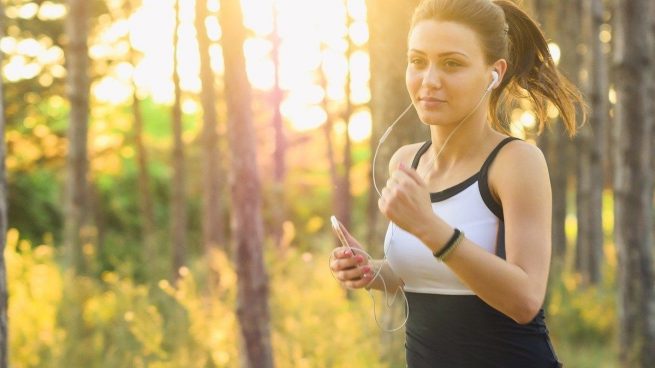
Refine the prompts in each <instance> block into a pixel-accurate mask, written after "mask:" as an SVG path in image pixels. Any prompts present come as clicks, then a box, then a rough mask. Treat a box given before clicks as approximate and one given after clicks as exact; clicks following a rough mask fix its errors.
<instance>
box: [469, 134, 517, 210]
mask: <svg viewBox="0 0 655 368" xmlns="http://www.w3.org/2000/svg"><path fill="white" fill-rule="evenodd" d="M515 140H520V139H519V138H516V137H507V138H505V139H503V140H502V141H501V142H500V143H498V145H497V146H496V148H494V150H493V151H491V153H490V154H489V157H487V159H486V160H485V161H484V164H483V165H482V168H481V169H480V176H479V179H478V185H479V187H480V194H481V195H482V199H483V200H484V202H485V203H486V204H487V207H489V209H490V210H491V212H493V213H494V214H495V215H496V217H498V218H499V219H500V221H503V207H502V206H501V205H500V204H499V203H498V202H496V200H495V199H494V198H493V196H492V195H491V190H490V189H489V182H488V180H489V167H491V164H492V163H493V162H494V159H495V158H496V156H497V155H498V152H500V150H501V148H503V147H504V146H505V145H506V144H507V143H509V142H511V141H515Z"/></svg>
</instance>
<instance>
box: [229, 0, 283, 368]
mask: <svg viewBox="0 0 655 368" xmlns="http://www.w3.org/2000/svg"><path fill="white" fill-rule="evenodd" d="M219 15H220V16H219V20H220V24H221V29H222V30H223V56H224V60H225V96H226V99H227V112H228V127H229V129H228V132H229V134H228V140H229V142H230V150H231V157H232V160H231V170H232V180H231V183H230V184H231V185H230V187H231V194H232V195H231V197H232V201H233V205H232V208H233V213H234V219H233V220H232V226H233V234H234V237H235V240H236V244H235V247H236V249H235V256H236V269H237V278H238V281H237V284H238V293H237V316H238V318H239V324H240V327H241V335H242V337H243V341H244V343H243V345H245V346H242V348H244V349H245V351H246V354H245V357H246V358H247V362H243V363H244V364H245V365H246V366H249V367H252V368H255V367H257V368H259V367H262V368H269V367H273V352H272V349H271V337H270V327H269V323H270V322H269V321H270V315H269V308H268V275H267V274H266V271H265V269H264V259H263V241H264V239H263V237H264V234H263V220H262V214H261V189H260V182H259V174H258V169H257V154H256V144H257V143H256V142H257V141H256V139H255V134H256V133H255V129H254V124H253V117H252V109H251V106H250V104H251V89H250V84H249V83H248V78H247V75H246V72H245V70H246V68H245V58H244V55H243V43H244V40H245V36H246V34H245V33H246V31H245V28H244V26H243V20H242V19H243V16H242V13H241V8H240V4H239V1H238V0H226V1H223V2H221V10H220V13H219Z"/></svg>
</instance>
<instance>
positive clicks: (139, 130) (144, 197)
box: [123, 0, 157, 260]
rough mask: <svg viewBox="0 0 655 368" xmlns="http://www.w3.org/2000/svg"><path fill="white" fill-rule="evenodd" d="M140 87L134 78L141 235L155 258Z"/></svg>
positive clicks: (132, 56)
mask: <svg viewBox="0 0 655 368" xmlns="http://www.w3.org/2000/svg"><path fill="white" fill-rule="evenodd" d="M132 1H133V0H125V2H124V3H123V10H124V13H125V14H124V16H125V18H126V19H127V18H129V17H130V16H131V15H132V13H133V11H134V6H133V4H132ZM131 33H132V31H131V30H130V31H129V32H128V34H127V37H128V43H129V44H130V50H129V53H128V61H129V63H130V64H131V65H132V66H133V67H134V68H136V64H137V57H138V54H137V51H136V50H135V49H134V47H133V45H132V42H131V41H130V38H131V37H130V36H131ZM138 92H139V91H138V87H137V85H136V83H135V81H134V78H132V117H133V119H134V131H133V136H132V138H133V140H134V147H135V158H136V164H137V172H138V173H137V175H138V183H139V184H138V186H139V210H140V211H141V216H140V218H141V236H142V239H143V252H142V255H143V259H144V260H149V259H153V257H155V256H156V255H157V238H156V233H155V228H156V224H155V211H154V205H153V200H152V189H151V185H150V174H149V172H148V162H149V159H148V150H147V149H146V145H145V142H144V122H143V114H142V109H141V99H140V98H139V93H138Z"/></svg>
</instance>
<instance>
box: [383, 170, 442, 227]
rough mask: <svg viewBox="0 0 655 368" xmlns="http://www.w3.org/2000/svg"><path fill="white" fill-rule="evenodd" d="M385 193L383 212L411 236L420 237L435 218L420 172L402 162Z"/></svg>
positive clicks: (384, 190) (428, 192)
mask: <svg viewBox="0 0 655 368" xmlns="http://www.w3.org/2000/svg"><path fill="white" fill-rule="evenodd" d="M381 194H382V196H381V197H380V199H379V200H378V208H380V211H381V212H382V213H383V214H384V215H385V216H386V217H387V219H389V220H390V221H393V223H395V224H396V225H398V226H400V227H401V228H402V229H403V230H405V231H407V232H409V233H412V234H414V235H417V236H418V234H420V233H421V232H422V231H423V229H424V228H425V226H426V224H429V223H430V219H432V218H433V217H434V216H435V215H434V212H433V211H432V202H431V200H430V191H429V190H428V188H427V184H426V183H425V182H424V181H423V179H422V178H421V177H420V176H419V175H418V173H417V172H416V170H414V169H412V168H411V167H407V166H405V165H404V164H402V163H401V164H400V165H399V166H398V170H396V171H394V172H393V174H392V176H391V178H389V180H387V185H386V187H384V189H382V193H381Z"/></svg>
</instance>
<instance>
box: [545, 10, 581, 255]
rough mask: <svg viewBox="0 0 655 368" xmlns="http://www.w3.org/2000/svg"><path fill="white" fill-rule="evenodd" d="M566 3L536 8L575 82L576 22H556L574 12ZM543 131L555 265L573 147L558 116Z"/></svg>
mask: <svg viewBox="0 0 655 368" xmlns="http://www.w3.org/2000/svg"><path fill="white" fill-rule="evenodd" d="M569 3H570V2H568V1H567V2H566V3H565V5H559V6H556V5H555V4H553V3H552V2H550V1H546V2H545V4H544V2H543V1H540V4H539V8H540V9H541V11H542V12H543V13H544V19H545V20H544V22H543V23H544V28H545V30H546V31H547V33H548V34H551V35H553V37H554V38H555V39H556V40H557V42H558V44H559V45H560V47H561V58H560V62H559V67H560V69H561V70H562V71H563V73H564V74H565V75H566V76H567V77H568V78H569V79H570V80H571V81H573V83H576V80H577V75H578V65H579V62H578V59H577V53H576V48H577V40H576V39H575V37H571V34H576V32H577V31H576V32H573V33H567V31H570V30H572V29H573V28H574V27H575V26H576V25H577V23H576V22H571V21H569V22H566V23H565V24H564V26H565V27H566V30H564V31H561V30H560V28H559V26H560V25H559V24H558V23H557V22H558V20H559V19H562V14H568V12H569V11H573V12H574V13H575V7H573V6H572V5H574V4H569ZM573 17H575V15H574V14H568V15H567V17H564V18H563V19H569V18H573ZM575 19H578V18H575ZM544 134H548V135H549V137H548V138H547V141H548V143H549V147H548V148H547V151H548V153H549V156H547V162H548V167H549V170H550V177H551V187H552V191H553V222H552V229H553V230H552V238H553V240H552V244H553V266H554V267H555V268H557V267H560V266H563V264H564V258H565V255H566V249H567V243H568V241H567V238H566V214H567V203H568V201H567V193H568V188H569V179H570V177H571V171H572V169H573V168H572V166H571V165H570V164H569V161H570V157H573V152H572V151H573V147H572V145H571V142H570V140H569V139H568V137H567V135H566V132H565V131H564V128H563V126H562V122H561V117H558V118H557V121H555V122H554V125H553V127H552V129H551V130H550V131H548V132H545V133H544Z"/></svg>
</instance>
